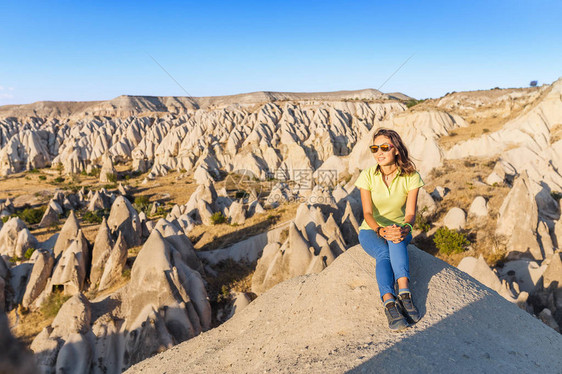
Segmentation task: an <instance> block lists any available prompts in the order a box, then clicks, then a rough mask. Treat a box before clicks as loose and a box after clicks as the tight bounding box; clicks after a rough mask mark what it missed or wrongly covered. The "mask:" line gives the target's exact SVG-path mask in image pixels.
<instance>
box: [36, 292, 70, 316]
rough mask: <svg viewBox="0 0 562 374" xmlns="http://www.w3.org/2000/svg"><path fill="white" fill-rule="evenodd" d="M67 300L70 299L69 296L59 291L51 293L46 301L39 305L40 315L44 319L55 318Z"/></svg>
mask: <svg viewBox="0 0 562 374" xmlns="http://www.w3.org/2000/svg"><path fill="white" fill-rule="evenodd" d="M68 299H70V296H67V295H64V294H63V293H62V291H61V290H56V291H53V293H51V294H50V295H49V297H48V298H47V300H45V302H44V303H43V304H41V308H40V310H41V314H43V316H44V317H45V318H51V317H54V316H56V315H57V313H58V312H59V310H60V308H61V307H62V304H64V303H65V302H66V301H67V300H68Z"/></svg>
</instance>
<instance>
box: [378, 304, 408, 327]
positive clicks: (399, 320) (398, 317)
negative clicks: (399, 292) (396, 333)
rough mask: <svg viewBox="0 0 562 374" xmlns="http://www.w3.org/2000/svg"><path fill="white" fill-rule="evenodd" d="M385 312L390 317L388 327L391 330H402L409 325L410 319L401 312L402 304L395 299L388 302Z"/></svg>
mask: <svg viewBox="0 0 562 374" xmlns="http://www.w3.org/2000/svg"><path fill="white" fill-rule="evenodd" d="M384 314H386V318H387V319H388V327H389V328H390V329H391V330H402V329H405V328H406V327H408V321H406V318H404V316H403V315H402V313H401V312H400V306H399V305H398V304H397V303H396V302H395V301H390V302H388V303H386V305H385V307H384Z"/></svg>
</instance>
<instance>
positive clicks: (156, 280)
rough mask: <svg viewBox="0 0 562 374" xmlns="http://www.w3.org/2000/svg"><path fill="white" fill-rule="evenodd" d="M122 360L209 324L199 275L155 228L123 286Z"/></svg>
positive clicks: (141, 356) (168, 344)
mask: <svg viewBox="0 0 562 374" xmlns="http://www.w3.org/2000/svg"><path fill="white" fill-rule="evenodd" d="M126 298H127V300H126V302H125V305H126V309H125V310H124V314H125V319H126V324H125V326H124V333H125V347H126V352H125V362H124V364H125V365H126V366H129V365H131V364H134V363H136V362H138V361H140V360H141V359H144V358H146V357H149V356H151V355H152V354H154V353H156V352H157V351H158V350H160V349H161V348H162V347H167V348H170V347H171V346H172V345H173V344H177V343H179V342H181V341H184V340H187V339H190V338H192V337H194V336H195V335H197V334H199V333H200V332H201V331H205V330H207V329H209V327H210V320H211V309H210V305H209V302H208V299H207V294H206V291H205V287H204V284H203V281H202V279H201V276H200V275H199V273H197V272H196V271H194V270H192V269H190V268H189V267H188V266H186V265H185V264H184V263H183V261H182V260H181V255H180V253H179V252H178V251H177V250H176V249H175V248H174V247H173V246H172V245H170V244H169V243H168V242H167V241H166V240H164V238H163V237H162V235H161V234H160V232H159V231H158V230H153V231H152V234H151V235H150V237H149V238H148V240H147V241H146V243H145V244H144V246H143V248H142V249H141V251H140V252H139V254H138V255H137V259H136V261H135V262H134V264H133V268H132V270H131V281H130V282H129V284H128V286H127V292H126Z"/></svg>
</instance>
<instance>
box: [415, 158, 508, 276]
mask: <svg viewBox="0 0 562 374" xmlns="http://www.w3.org/2000/svg"><path fill="white" fill-rule="evenodd" d="M494 164H495V160H492V159H476V158H469V159H465V160H448V161H445V163H444V165H443V166H442V167H440V168H438V169H435V170H434V171H433V172H432V174H431V176H430V177H428V178H426V180H427V181H428V183H427V184H426V186H425V189H426V190H427V191H428V192H431V191H433V189H434V188H435V187H436V186H442V187H446V188H448V189H450V192H449V193H448V194H447V195H445V197H444V198H443V200H442V201H440V202H438V209H437V211H436V213H435V214H434V215H433V217H431V218H430V222H431V223H433V224H435V223H437V222H438V221H441V220H442V219H443V217H444V216H445V215H446V214H447V212H448V211H449V210H450V209H451V208H453V207H458V208H461V209H463V210H464V211H465V212H466V213H468V210H469V208H470V205H471V204H472V201H473V200H474V198H475V197H477V196H483V197H484V198H486V200H487V201H488V217H487V218H486V219H484V220H479V221H476V220H473V219H468V220H467V225H466V227H465V229H464V230H463V232H464V233H465V234H466V235H467V237H468V239H469V241H470V242H471V243H472V245H471V248H469V250H467V251H465V252H463V253H459V254H451V255H444V254H442V253H439V252H438V251H437V249H436V248H435V246H434V244H433V241H432V237H433V234H434V232H435V229H436V227H435V226H434V227H433V228H432V229H431V230H430V231H429V232H428V233H427V235H421V236H419V237H418V238H416V243H418V244H419V246H420V247H421V248H422V249H424V250H426V251H427V252H429V253H431V254H433V255H435V256H436V257H438V258H441V259H442V260H444V261H446V262H448V263H450V264H452V265H455V266H456V265H458V263H459V262H460V260H462V258H464V257H465V256H476V257H477V256H479V255H480V254H482V255H483V256H484V258H485V259H486V261H487V262H488V263H489V264H491V265H494V264H495V263H496V262H498V261H501V260H502V259H503V255H502V253H504V252H505V243H504V242H503V240H502V239H501V238H499V237H497V236H496V235H495V227H496V222H497V217H498V214H499V208H500V206H501V204H502V202H503V199H504V198H505V196H506V195H507V194H508V193H509V190H510V189H509V187H507V186H495V187H493V186H488V185H482V184H481V183H478V182H477V181H478V180H481V179H485V178H486V177H487V176H488V174H490V172H491V171H492V169H493V167H494Z"/></svg>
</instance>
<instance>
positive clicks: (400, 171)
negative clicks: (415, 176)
mask: <svg viewBox="0 0 562 374" xmlns="http://www.w3.org/2000/svg"><path fill="white" fill-rule="evenodd" d="M377 174H382V172H381V166H380V165H379V164H377V167H376V168H375V175H377ZM401 174H402V169H401V168H400V166H398V174H396V176H400V175H401Z"/></svg>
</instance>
